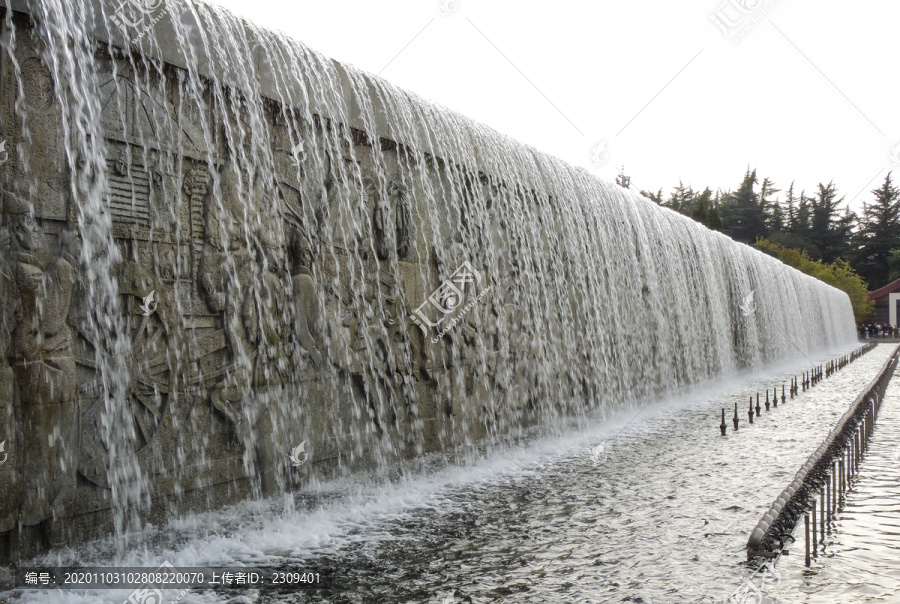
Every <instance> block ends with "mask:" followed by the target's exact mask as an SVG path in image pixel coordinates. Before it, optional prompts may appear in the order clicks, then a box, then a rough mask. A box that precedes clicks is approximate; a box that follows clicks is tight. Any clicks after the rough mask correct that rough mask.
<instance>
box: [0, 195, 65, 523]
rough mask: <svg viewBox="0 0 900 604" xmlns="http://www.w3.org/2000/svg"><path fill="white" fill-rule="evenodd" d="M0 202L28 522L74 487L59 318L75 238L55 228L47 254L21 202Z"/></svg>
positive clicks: (50, 513) (49, 513) (43, 515)
mask: <svg viewBox="0 0 900 604" xmlns="http://www.w3.org/2000/svg"><path fill="white" fill-rule="evenodd" d="M6 206H7V207H6V208H5V210H6V213H7V214H8V215H11V216H12V219H11V222H10V224H11V227H12V234H13V237H14V239H15V243H16V253H15V257H14V261H15V280H16V286H17V288H18V293H19V301H20V305H21V308H20V311H19V320H18V322H17V324H16V327H15V330H14V332H13V360H14V365H13V367H14V372H15V379H16V386H17V391H18V398H19V401H20V406H21V419H20V426H21V431H22V434H23V435H25V440H24V442H23V443H22V444H21V448H22V458H23V464H22V495H23V501H22V508H21V512H20V515H19V522H20V524H22V525H25V526H34V525H36V524H39V523H41V522H42V521H44V520H47V519H49V518H51V517H54V516H56V515H59V514H61V513H62V509H63V507H64V506H65V504H66V503H67V498H68V497H69V496H70V495H71V494H72V493H71V492H72V489H73V488H74V486H75V467H76V459H77V445H78V443H77V440H78V429H77V427H78V413H77V403H76V399H75V358H74V356H73V353H72V333H71V331H70V329H69V326H68V325H67V324H66V318H67V316H68V314H69V304H70V303H71V297H72V289H73V286H74V283H75V266H76V261H75V255H76V254H77V251H76V250H77V249H78V248H77V243H78V242H77V239H76V238H75V237H74V236H73V235H72V234H71V233H68V232H63V233H61V235H60V237H59V243H60V248H61V249H60V251H59V252H58V253H56V254H53V253H50V252H49V251H48V246H47V244H46V242H45V238H44V233H43V231H42V229H41V225H40V224H39V222H38V220H36V219H35V218H34V217H33V216H32V213H31V209H30V208H29V206H28V204H26V203H24V202H22V201H21V200H19V199H17V198H15V197H14V196H8V197H7V204H6Z"/></svg>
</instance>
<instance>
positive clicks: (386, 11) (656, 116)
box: [208, 0, 900, 209]
mask: <svg viewBox="0 0 900 604" xmlns="http://www.w3.org/2000/svg"><path fill="white" fill-rule="evenodd" d="M208 1H211V2H214V3H216V4H220V5H222V6H225V7H226V8H228V9H229V10H231V11H232V12H234V13H237V14H240V15H243V16H245V17H246V18H248V19H250V20H252V21H254V22H256V23H259V24H261V25H263V26H265V27H269V28H273V29H281V30H282V31H284V32H286V33H287V34H289V35H290V36H292V37H294V38H296V39H298V40H300V41H302V42H304V43H306V44H308V45H309V46H311V47H313V48H315V49H316V50H318V51H320V52H322V53H324V54H326V55H328V56H330V57H333V58H335V59H337V60H339V61H342V62H344V63H348V64H351V65H354V66H356V67H357V68H359V69H362V70H364V71H367V72H370V73H375V74H381V76H382V77H384V78H386V79H387V80H389V81H391V82H393V83H395V84H397V85H399V86H402V87H404V88H407V89H409V90H412V91H414V92H415V93H417V94H418V95H419V96H421V97H424V98H426V99H430V100H433V101H435V102H437V103H440V104H442V105H444V106H447V107H451V108H453V109H455V110H457V111H459V112H461V113H464V114H466V115H468V116H470V117H472V118H474V119H476V120H479V121H481V122H484V123H485V124H488V125H489V126H491V127H493V128H495V129H496V130H499V131H501V132H504V133H506V134H509V135H511V136H512V137H514V138H516V139H518V140H520V141H523V142H526V143H528V144H531V145H533V146H535V147H537V148H539V149H541V150H543V151H546V152H548V153H551V154H553V155H556V156H558V157H561V158H562V159H564V160H566V161H568V162H570V163H573V164H577V165H580V166H583V167H585V168H588V169H590V170H591V171H593V172H594V173H596V174H598V175H599V176H601V177H603V178H606V179H609V180H612V179H614V178H615V175H616V173H617V172H618V168H619V166H622V165H624V166H625V171H626V173H627V174H629V175H630V176H631V177H632V182H633V184H634V185H636V186H637V187H639V188H642V189H647V190H653V191H655V190H657V189H659V188H663V189H664V191H665V192H666V193H668V192H669V191H670V190H671V188H672V187H673V186H674V185H675V184H676V183H677V182H678V181H679V180H681V181H683V182H684V183H685V184H686V185H687V184H690V185H692V186H694V188H702V187H703V186H707V185H708V186H710V187H711V188H712V189H713V190H715V189H716V188H723V189H735V188H737V186H738V184H739V183H740V180H741V177H742V176H743V174H744V172H745V170H746V168H747V166H750V167H755V168H757V169H758V174H759V176H760V178H762V177H763V176H768V177H770V178H772V179H773V180H774V181H775V183H776V185H777V186H779V187H780V188H782V189H785V188H787V186H788V184H790V181H791V180H796V192H797V193H799V191H800V189H806V190H807V192H812V191H813V190H814V189H815V187H816V184H817V183H818V182H820V181H824V182H828V181H829V180H832V179H833V180H834V181H835V184H836V185H837V187H838V189H839V191H840V193H841V194H842V195H845V196H846V201H847V202H852V207H853V208H854V209H859V207H860V205H861V202H863V201H868V200H870V199H871V194H870V193H869V191H870V190H871V189H873V188H875V187H876V186H877V185H878V184H879V182H880V181H881V180H882V179H883V178H884V175H885V174H886V173H887V172H888V171H889V170H891V169H892V168H893V169H898V168H900V146H898V144H900V69H898V65H900V61H898V46H897V40H898V39H900V2H897V1H896V0H872V1H867V2H865V1H864V2H858V3H852V4H851V3H849V2H838V1H837V0H818V1H816V2H813V1H812V0H680V1H672V0H628V1H626V0H615V1H610V0H556V1H554V2H549V1H545V2H537V1H530V0H488V1H480V2H479V1H475V0H443V6H442V0H416V1H411V0H377V1H371V0H368V1H362V0H328V1H313V0H294V1H286V0H208ZM445 13H448V14H445ZM711 16H713V17H716V18H717V19H718V20H719V22H720V23H721V27H720V26H717V25H716V23H714V21H713V19H712V18H711ZM748 28H749V31H746V30H747V29H748ZM726 31H727V32H728V35H729V36H730V37H726V33H725V32H726ZM742 31H744V32H745V33H743V34H742V33H741V32H742ZM602 141H606V142H605V145H604V146H601V147H599V148H598V147H597V145H598V144H600V143H602ZM595 160H598V161H595ZM897 176H898V178H897V180H900V170H897Z"/></svg>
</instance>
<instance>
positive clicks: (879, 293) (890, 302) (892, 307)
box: [869, 279, 900, 325]
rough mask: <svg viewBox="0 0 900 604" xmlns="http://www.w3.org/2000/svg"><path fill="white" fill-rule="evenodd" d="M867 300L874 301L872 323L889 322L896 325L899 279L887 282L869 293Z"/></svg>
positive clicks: (899, 300)
mask: <svg viewBox="0 0 900 604" xmlns="http://www.w3.org/2000/svg"><path fill="white" fill-rule="evenodd" d="M869 300H874V301H875V314H874V315H873V318H872V322H873V323H890V324H891V325H897V321H898V319H897V317H898V316H900V315H898V313H897V305H898V303H900V279H897V280H896V281H894V282H893V283H888V284H887V285H885V286H884V287H882V288H881V289H877V290H875V291H873V292H872V293H871V294H869Z"/></svg>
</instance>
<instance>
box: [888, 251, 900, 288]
mask: <svg viewBox="0 0 900 604" xmlns="http://www.w3.org/2000/svg"><path fill="white" fill-rule="evenodd" d="M897 279H900V250H894V251H892V252H891V255H890V256H888V278H887V282H888V283H893V282H894V281H896V280H897Z"/></svg>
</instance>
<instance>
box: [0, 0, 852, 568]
mask: <svg viewBox="0 0 900 604" xmlns="http://www.w3.org/2000/svg"><path fill="white" fill-rule="evenodd" d="M12 6H13V10H6V11H5V12H4V13H3V19H2V27H3V32H2V43H3V53H2V64H0V70H2V73H0V115H2V133H0V136H2V137H3V139H4V140H5V153H6V154H7V155H3V153H2V151H0V160H4V161H3V164H2V165H0V184H2V187H3V195H2V206H0V229H2V230H0V250H2V255H0V440H2V441H3V442H4V443H5V450H4V454H5V455H6V456H7V459H6V461H5V462H4V463H3V464H2V465H0V490H2V492H4V493H5V494H9V495H10V496H9V497H5V498H3V500H0V554H2V553H3V551H6V552H8V553H9V552H11V555H13V556H15V555H17V554H18V555H25V554H27V553H28V552H31V551H34V550H35V549H36V548H40V547H47V546H53V545H58V544H62V543H66V542H71V541H73V540H74V539H75V538H76V536H78V538H85V537H87V536H90V535H94V534H97V533H98V532H103V531H110V530H112V529H114V530H115V531H116V534H118V535H120V536H123V539H124V538H125V536H126V535H128V534H129V531H134V530H136V529H138V528H139V527H140V523H141V522H143V521H145V520H146V519H148V518H151V519H162V518H164V517H165V515H166V514H167V513H170V512H171V511H172V510H173V509H174V508H177V509H188V508H195V509H196V508H207V507H210V506H215V505H219V504H221V503H223V502H226V501H231V500H235V499H237V498H243V497H250V496H260V495H263V494H273V493H279V492H284V491H287V490H289V489H291V488H293V487H296V486H298V485H302V484H305V483H307V482H308V481H310V480H311V479H313V478H315V477H322V476H328V475H333V474H334V473H339V472H344V471H351V470H353V469H354V468H361V467H366V468H369V469H371V470H374V471H378V472H386V471H387V468H388V467H389V463H390V462H391V461H393V460H397V459H401V458H415V457H417V456H420V455H422V454H423V453H425V452H428V451H436V450H460V449H463V450H465V449H466V448H467V447H472V446H473V444H474V443H483V444H487V445H490V443H491V442H494V441H496V440H498V439H502V438H504V437H508V436H509V435H511V434H512V435H515V434H516V433H517V432H518V431H520V430H521V429H522V428H523V427H525V426H529V425H534V424H537V423H543V422H549V421H552V420H553V419H555V418H557V417H561V416H571V415H580V414H586V413H594V414H600V415H603V414H611V413H614V412H616V411H618V410H621V409H622V408H625V407H627V406H629V405H635V404H638V403H641V402H642V401H647V400H649V399H651V398H653V397H660V396H663V395H665V394H666V393H670V392H673V391H676V390H678V389H681V388H684V387H686V386H689V385H691V384H696V383H699V382H702V381H704V380H707V379H710V378H714V377H718V376H727V375H731V374H734V373H736V372H739V371H743V370H749V369H753V368H758V367H761V366H762V365H764V364H766V363H771V362H774V361H777V360H779V359H783V358H786V357H790V356H793V355H796V354H798V353H804V354H813V353H814V352H816V351H820V350H822V349H825V348H828V347H833V346H839V345H844V344H848V343H850V342H852V341H853V340H854V339H855V330H854V324H853V315H852V311H851V307H850V302H849V299H848V298H847V296H846V295H845V294H843V293H842V292H839V291H837V290H835V289H833V288H831V287H829V286H827V285H825V284H823V283H821V282H819V281H817V280H815V279H813V278H811V277H808V276H806V275H803V274H801V273H799V272H797V271H795V270H793V269H791V268H788V267H786V266H784V265H783V264H781V263H780V262H777V261H776V260H774V259H772V258H770V257H768V256H766V255H764V254H761V253H759V252H757V251H755V250H753V249H751V248H749V247H747V246H744V245H741V244H738V243H735V242H733V241H731V240H730V239H728V238H726V237H724V236H723V235H721V234H719V233H715V232H712V231H709V230H707V229H705V228H704V227H702V226H700V225H699V224H697V223H695V222H693V221H691V220H689V219H687V218H685V217H683V216H680V215H678V214H676V213H674V212H671V211H669V210H666V209H663V208H660V207H658V206H656V205H654V204H653V203H651V202H649V201H648V200H646V199H644V198H642V197H640V196H639V195H637V194H635V193H634V192H632V191H629V190H626V189H623V188H620V187H618V186H615V185H612V184H609V183H606V182H603V181H600V180H598V179H596V178H595V177H593V176H591V175H590V174H588V173H586V172H585V171H583V170H581V169H578V168H574V167H572V166H569V165H567V164H565V163H563V162H561V161H559V160H557V159H555V158H553V157H550V156H547V155H544V154H542V153H541V152H539V151H537V150H535V149H533V148H530V147H527V146H525V145H522V144H519V143H517V142H515V141H513V140H510V139H509V138H507V137H504V136H502V135H500V134H498V133H497V132H494V131H493V130H491V129H489V128H487V127H485V126H483V125H481V124H478V123H475V122H473V121H471V120H469V119H467V118H465V117H464V116H461V115H458V114H455V113H453V112H451V111H448V110H446V109H442V108H439V107H437V106H435V105H432V104H429V103H427V102H424V101H422V100H420V99H417V98H415V97H414V96H413V95H411V94H410V93H408V92H406V91H403V90H400V89H398V88H395V87H394V86H391V85H390V84H389V83H387V82H385V81H383V80H380V79H378V78H375V77H372V76H369V75H366V74H363V73H360V72H357V71H355V70H353V69H350V68H348V67H345V66H342V65H340V64H337V63H335V62H333V61H331V60H329V59H327V58H325V57H323V56H321V55H319V54H318V53H316V52H315V51H313V50H312V49H309V48H307V47H306V46H304V45H302V44H301V43H298V42H296V41H293V40H290V39H288V38H286V37H284V36H283V35H281V34H278V33H276V32H271V31H265V30H262V29H259V28H257V27H254V26H253V25H252V24H249V23H246V22H243V21H240V20H238V19H236V18H234V17H233V16H231V15H230V14H228V13H227V12H225V11H222V10H220V9H216V8H212V7H209V6H206V5H204V4H201V3H195V2H182V1H178V2H176V1H174V0H166V1H163V0H144V1H142V2H139V1H137V0H134V1H126V2H124V3H120V2H100V1H99V0H95V1H94V2H93V3H92V2H84V1H76V0H42V2H40V3H27V2H19V1H18V0H14V1H13V2H12ZM0 149H2V148H0Z"/></svg>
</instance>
